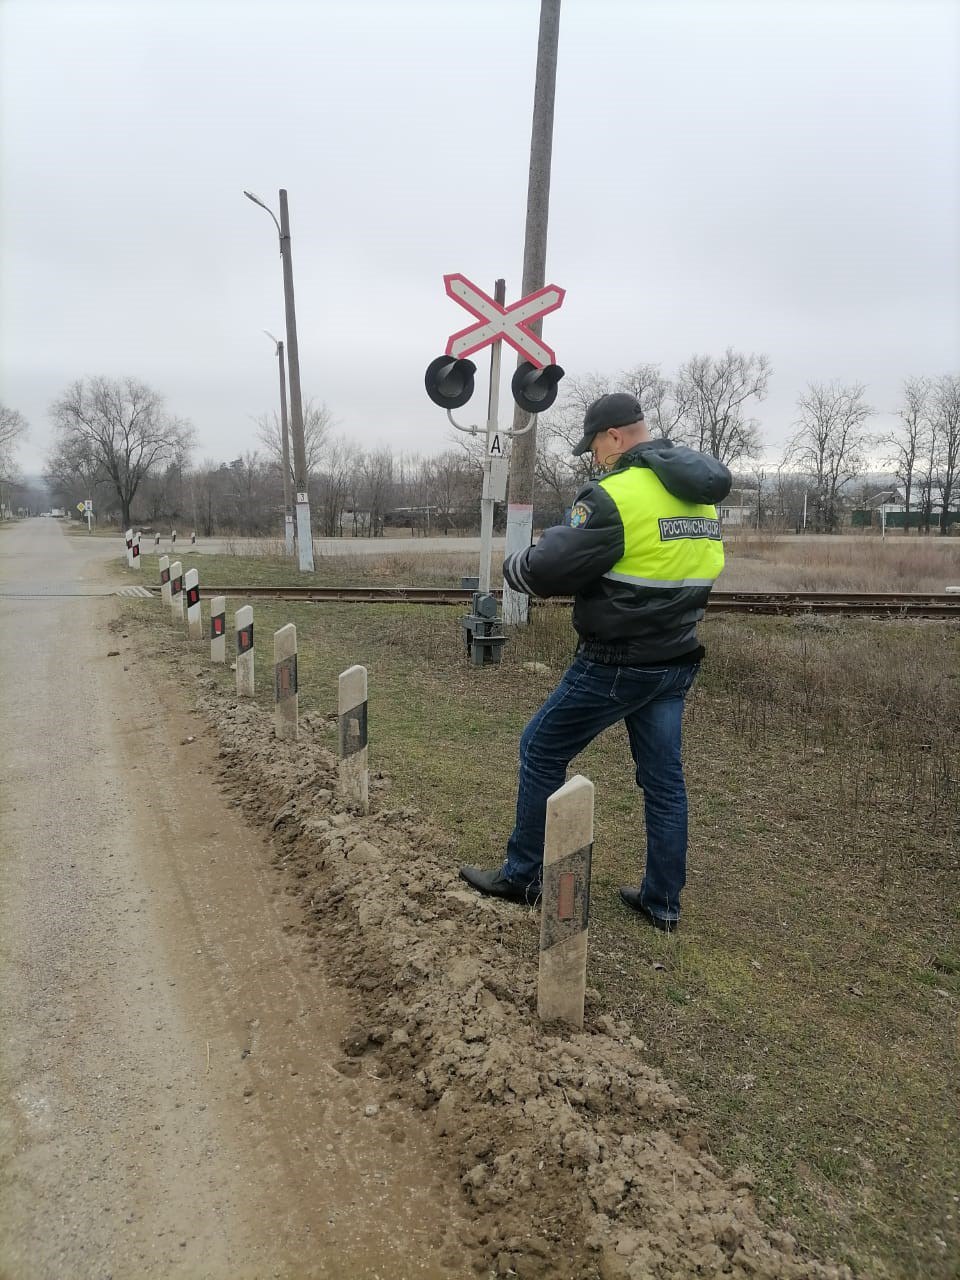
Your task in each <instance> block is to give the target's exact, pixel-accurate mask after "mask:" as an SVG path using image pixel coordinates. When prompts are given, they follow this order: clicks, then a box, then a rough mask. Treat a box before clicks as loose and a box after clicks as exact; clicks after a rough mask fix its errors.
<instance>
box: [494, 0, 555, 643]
mask: <svg viewBox="0 0 960 1280" xmlns="http://www.w3.org/2000/svg"><path fill="white" fill-rule="evenodd" d="M559 39H560V0H540V37H539V41H538V44H537V78H536V86H535V88H534V91H533V129H532V132H531V137H530V174H529V178H528V180H527V225H526V233H525V236H524V243H523V283H522V287H521V290H520V293H521V296H522V297H524V298H526V297H528V296H529V295H530V294H531V293H535V292H536V291H537V290H538V289H542V288H543V286H544V284H545V283H546V278H547V276H546V270H547V218H548V215H549V212H550V163H551V160H552V157H553V103H554V97H555V91H556V84H557V46H558V44H559ZM530 328H531V330H532V331H533V332H534V333H536V334H537V336H538V337H539V336H540V335H541V333H542V332H543V321H542V320H534V321H532V322H531V325H530ZM521 360H522V357H521V358H520V360H518V362H517V363H518V364H519V363H520V362H521ZM527 420H528V414H527V413H526V412H525V411H524V410H523V409H521V408H520V406H519V405H518V406H517V407H516V408H515V410H514V414H513V430H514V431H515V432H516V431H520V430H522V429H523V427H525V426H526V424H527ZM536 458H537V428H536V424H534V425H533V427H532V428H531V430H530V431H528V432H527V433H526V434H525V435H521V436H517V437H516V438H515V439H514V442H513V447H512V451H511V455H510V489H509V494H508V497H507V538H506V550H505V555H512V554H513V553H514V552H516V551H523V550H524V549H525V548H527V547H529V545H530V543H531V542H532V541H533V481H534V468H535V465H536ZM503 620H504V622H512V623H525V622H526V621H527V597H526V596H525V595H521V594H520V593H519V592H516V591H514V590H513V589H512V588H511V587H508V586H507V584H506V582H504V584H503Z"/></svg>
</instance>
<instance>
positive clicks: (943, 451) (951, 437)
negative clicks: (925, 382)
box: [931, 373, 960, 533]
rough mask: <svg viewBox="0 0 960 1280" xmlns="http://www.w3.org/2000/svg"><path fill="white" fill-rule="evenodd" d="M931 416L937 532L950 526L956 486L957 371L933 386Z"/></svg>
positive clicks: (959, 449)
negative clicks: (934, 441) (937, 488)
mask: <svg viewBox="0 0 960 1280" xmlns="http://www.w3.org/2000/svg"><path fill="white" fill-rule="evenodd" d="M931 416H932V420H933V430H934V434H935V435H936V437H937V481H938V483H939V486H940V532H941V533H946V532H947V531H948V529H949V527H950V525H949V520H950V504H951V502H952V501H953V494H954V491H955V490H956V489H957V488H958V487H960V474H958V468H960V375H958V374H955V373H948V374H945V375H944V376H943V377H942V378H938V379H937V381H936V383H935V384H934V387H933V393H932V405H931Z"/></svg>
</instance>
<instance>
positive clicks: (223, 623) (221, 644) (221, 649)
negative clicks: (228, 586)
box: [210, 596, 227, 662]
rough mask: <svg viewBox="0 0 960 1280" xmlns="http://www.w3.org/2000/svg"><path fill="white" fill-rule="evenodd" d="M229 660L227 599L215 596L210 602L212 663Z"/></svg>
mask: <svg viewBox="0 0 960 1280" xmlns="http://www.w3.org/2000/svg"><path fill="white" fill-rule="evenodd" d="M226 660H227V597H226V596H214V597H213V599H212V600H211V601H210V661H211V662H226Z"/></svg>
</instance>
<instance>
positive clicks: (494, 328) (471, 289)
mask: <svg viewBox="0 0 960 1280" xmlns="http://www.w3.org/2000/svg"><path fill="white" fill-rule="evenodd" d="M443 283H444V285H445V286H446V290H447V295H448V296H449V297H451V298H453V300H454V302H459V303H460V305H461V307H466V309H467V310H468V311H470V312H472V313H473V315H475V316H476V317H477V320H478V321H479V324H471V325H468V326H467V327H466V329H461V330H460V332H459V333H455V334H453V336H452V337H451V338H450V339H449V341H448V342H447V349H446V352H445V354H446V355H448V356H454V357H455V358H456V359H457V360H459V359H462V358H463V357H464V356H469V355H471V354H472V353H473V352H474V351H479V350H480V348H481V347H486V346H489V344H490V343H491V342H496V341H497V339H498V338H503V340H504V341H505V342H509V343H510V345H511V347H514V348H515V349H516V350H517V351H519V352H520V354H521V355H522V356H523V358H524V359H525V360H529V361H530V363H531V364H532V365H535V366H536V367H537V368H538V369H542V368H543V367H544V365H548V364H556V357H555V355H554V353H553V349H552V348H551V347H548V346H547V344H546V343H545V342H542V341H541V340H540V339H539V338H538V337H537V335H536V334H535V333H533V332H531V330H530V329H529V328H528V325H529V323H530V321H531V320H536V319H537V318H538V317H539V316H545V315H546V314H547V313H548V312H549V311H556V310H557V308H558V307H559V306H560V304H561V302H563V297H564V292H565V291H564V290H563V289H558V288H557V286H556V285H555V284H548V285H546V287H545V288H543V289H538V290H537V292H536V293H531V294H530V295H529V297H526V298H521V299H520V300H519V301H518V302H513V303H511V304H510V306H509V307H501V305H500V303H499V302H494V300H493V298H491V297H490V295H489V294H486V293H484V291H483V290H482V289H479V288H478V287H477V286H476V285H475V284H474V283H473V282H472V281H470V280H468V279H467V277H466V276H464V275H461V274H460V272H459V271H456V272H454V273H453V274H452V275H448V276H444V277H443Z"/></svg>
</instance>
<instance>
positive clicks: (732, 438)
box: [673, 347, 770, 467]
mask: <svg viewBox="0 0 960 1280" xmlns="http://www.w3.org/2000/svg"><path fill="white" fill-rule="evenodd" d="M769 379H770V361H769V359H768V358H767V356H765V355H749V356H748V355H744V354H743V353H742V352H740V351H734V350H733V348H732V347H728V348H727V350H726V352H725V353H724V354H723V356H722V357H720V358H719V359H714V358H713V356H692V357H691V358H690V359H689V360H688V361H687V363H686V364H684V365H681V367H680V371H679V373H678V374H677V379H676V382H675V383H674V385H673V399H674V405H675V410H674V412H675V428H676V435H677V439H678V440H680V441H681V442H682V443H683V444H688V445H690V446H692V447H693V448H694V449H699V450H700V451H701V452H702V453H712V454H713V456H714V457H715V458H718V459H719V460H720V461H721V462H723V463H725V464H726V465H727V466H728V467H732V466H734V465H735V464H736V463H737V462H739V461H740V460H741V459H742V458H752V457H755V456H756V454H757V453H758V451H759V449H760V424H759V422H758V421H757V420H756V418H750V417H747V416H746V410H747V405H748V403H749V401H751V400H762V399H763V398H764V397H765V396H766V394H767V383H768V381H769Z"/></svg>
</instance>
